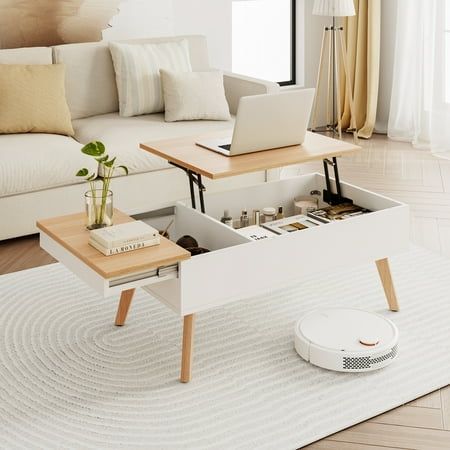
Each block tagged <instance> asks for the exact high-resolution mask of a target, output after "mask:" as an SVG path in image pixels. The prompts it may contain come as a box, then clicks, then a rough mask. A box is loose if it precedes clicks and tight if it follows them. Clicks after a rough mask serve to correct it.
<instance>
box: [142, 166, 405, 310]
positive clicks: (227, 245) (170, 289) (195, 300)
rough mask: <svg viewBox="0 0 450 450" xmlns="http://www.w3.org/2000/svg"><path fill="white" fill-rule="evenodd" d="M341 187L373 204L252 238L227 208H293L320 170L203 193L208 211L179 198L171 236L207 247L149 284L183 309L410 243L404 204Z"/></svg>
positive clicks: (320, 183) (319, 183)
mask: <svg viewBox="0 0 450 450" xmlns="http://www.w3.org/2000/svg"><path fill="white" fill-rule="evenodd" d="M341 187H342V194H343V195H344V196H345V197H348V198H350V199H352V200H353V202H354V203H355V204H357V205H359V206H362V207H365V208H367V209H370V210H371V211H373V212H371V213H368V214H363V215H360V216H355V217H352V218H350V219H346V220H343V221H336V222H332V223H327V224H322V225H319V226H316V227H312V228H308V229H305V230H300V231H298V232H294V233H288V234H283V235H278V236H275V237H273V238H271V239H265V240H261V241H252V240H250V239H249V238H246V237H244V236H242V235H241V234H240V233H239V232H238V231H236V230H234V229H232V228H230V227H228V226H226V225H224V224H222V223H220V217H221V216H222V215H223V212H224V210H225V209H228V210H229V211H230V213H231V215H232V216H233V217H238V216H239V215H240V213H241V211H242V210H243V209H247V210H248V211H249V213H251V211H252V210H253V209H262V208H264V207H266V206H273V207H278V206H283V209H284V211H285V216H290V215H293V214H294V197H297V196H300V195H308V194H309V193H310V192H311V191H313V190H319V191H321V192H322V191H323V189H324V188H325V177H324V176H323V175H320V174H310V175H303V176H300V177H295V178H289V179H285V180H280V181H273V182H268V183H262V184H259V185H256V186H251V187H246V188H242V189H237V190H233V191H227V192H222V193H216V194H211V195H206V196H205V203H206V214H202V213H201V212H199V211H197V210H194V209H192V208H191V207H190V206H189V204H190V203H189V202H188V201H183V202H178V203H177V205H176V207H175V219H174V228H173V229H172V232H171V233H170V234H171V238H172V239H173V240H175V241H176V240H177V239H178V237H180V236H182V235H186V234H187V235H191V236H193V237H194V238H195V239H196V240H197V241H198V243H199V246H201V247H205V248H208V249H209V250H211V252H210V253H204V254H201V255H197V256H194V257H192V258H191V259H189V260H187V261H182V262H180V263H179V274H178V278H177V279H173V280H167V281H163V282H160V283H157V284H154V285H151V286H147V287H146V289H147V290H148V291H149V292H151V293H152V295H155V296H156V297H157V298H158V299H159V300H161V301H163V302H164V303H166V304H167V305H168V306H170V307H171V308H172V309H173V310H175V311H176V312H177V313H179V314H181V315H187V314H191V313H194V312H199V311H202V310H206V309H210V308H211V307H214V306H219V305H223V304H226V303H229V302H231V301H235V300H238V299H240V298H243V297H246V296H253V295H256V294H258V293H260V292H264V291H267V290H272V289H274V288H276V287H279V286H282V285H285V284H287V283H290V282H295V281H296V280H301V278H302V277H304V276H307V275H311V274H320V273H325V272H326V271H329V270H333V268H335V267H345V266H348V267H350V266H355V265H358V264H362V263H367V262H375V261H376V260H379V259H382V258H386V257H388V256H390V255H392V254H395V253H397V252H400V251H402V250H404V249H406V248H407V245H408V241H409V236H408V233H407V232H405V230H408V227H409V211H408V206H407V205H405V204H403V203H401V202H398V201H395V200H392V199H389V198H387V197H384V196H382V195H379V194H375V193H373V192H370V191H367V190H365V189H362V188H358V187H356V186H353V185H351V184H348V183H344V182H341ZM321 206H326V205H325V204H319V207H321ZM169 220H170V219H169V218H168V217H166V218H164V219H160V218H159V219H155V220H153V221H152V220H149V223H150V224H152V225H154V226H157V227H158V228H164V225H163V224H164V223H166V224H167V223H169ZM157 221H158V222H159V223H158V222H157ZM324 276H325V275H324Z"/></svg>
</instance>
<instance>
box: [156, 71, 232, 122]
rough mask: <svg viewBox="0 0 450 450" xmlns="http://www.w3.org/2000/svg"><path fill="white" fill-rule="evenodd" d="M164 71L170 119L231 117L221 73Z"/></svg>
mask: <svg viewBox="0 0 450 450" xmlns="http://www.w3.org/2000/svg"><path fill="white" fill-rule="evenodd" d="M160 73H161V82H162V88H163V93H164V103H165V107H166V111H165V119H166V122H176V121H179V120H228V119H230V109H229V107H228V103H227V99H226V97H225V89H224V87H223V74H222V73H221V72H217V71H213V72H173V71H169V70H164V69H161V71H160Z"/></svg>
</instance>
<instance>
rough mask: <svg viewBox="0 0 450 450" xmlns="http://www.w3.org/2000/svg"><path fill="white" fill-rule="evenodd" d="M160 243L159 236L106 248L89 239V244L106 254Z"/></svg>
mask: <svg viewBox="0 0 450 450" xmlns="http://www.w3.org/2000/svg"><path fill="white" fill-rule="evenodd" d="M159 243H160V239H159V237H158V238H155V239H150V240H146V241H140V242H134V243H131V244H123V245H120V246H118V247H112V248H106V247H103V246H102V245H101V244H99V243H98V242H96V241H95V240H93V239H89V245H92V247H94V248H96V249H97V250H98V251H99V252H102V253H103V254H104V255H105V256H111V255H118V254H119V253H126V252H131V251H133V250H139V249H141V248H146V247H153V246H155V245H159Z"/></svg>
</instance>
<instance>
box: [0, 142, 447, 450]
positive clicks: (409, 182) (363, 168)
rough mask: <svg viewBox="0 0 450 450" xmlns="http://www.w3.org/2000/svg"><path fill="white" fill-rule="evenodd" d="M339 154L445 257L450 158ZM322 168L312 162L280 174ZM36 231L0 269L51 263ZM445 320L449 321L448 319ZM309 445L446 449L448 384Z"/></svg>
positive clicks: (406, 152) (382, 151)
mask: <svg viewBox="0 0 450 450" xmlns="http://www.w3.org/2000/svg"><path fill="white" fill-rule="evenodd" d="M361 144H362V145H363V146H364V147H365V151H364V152H363V153H362V154H361V155H359V156H354V157H350V158H345V159H342V160H341V162H340V173H341V176H342V179H344V180H346V181H349V182H352V183H354V184H357V185H359V186H362V187H365V188H367V189H370V190H373V191H375V192H379V193H382V194H386V195H388V196H390V197H393V198H395V199H398V200H401V201H404V202H405V203H408V204H409V205H410V207H411V213H412V214H411V240H412V241H413V242H415V243H417V244H419V245H421V246H424V247H426V248H428V249H430V250H432V251H435V252H438V253H441V254H443V255H445V256H448V257H450V160H443V159H437V158H434V157H433V156H432V155H430V154H429V153H428V152H426V151H422V150H415V149H413V148H411V147H410V146H409V145H407V144H404V143H399V142H393V141H388V140H387V139H386V138H385V137H384V136H375V137H374V138H373V139H371V140H370V141H362V142H361ZM311 170H314V171H320V172H321V171H322V166H321V164H317V163H311V164H306V165H303V166H301V167H299V168H290V169H285V170H284V175H295V174H298V173H307V172H311ZM52 262H53V259H52V258H51V257H50V256H49V255H47V254H46V253H45V252H43V251H42V250H40V249H39V242H38V239H37V237H36V236H31V237H26V238H20V239H12V240H10V241H3V242H0V274H5V273H9V272H15V271H17V270H23V269H29V268H32V267H37V266H41V265H45V264H50V263H52ZM449 323H450V322H449ZM306 448H307V449H309V450H389V449H417V450H434V449H445V450H450V387H446V388H444V389H441V390H439V391H436V392H433V393H431V394H429V395H427V396H425V397H422V398H421V399H418V400H415V401H414V402H412V403H409V404H407V405H404V406H402V407H400V408H397V409H395V410H392V411H390V412H387V413H385V414H383V415H381V416H378V417H375V418H373V419H371V420H369V421H367V422H364V423H361V424H359V425H356V426H354V427H351V428H349V429H347V430H344V431H341V432H340V433H337V434H335V435H333V436H329V437H328V438H326V439H324V440H322V441H319V442H316V443H314V444H312V445H310V446H308V447H306Z"/></svg>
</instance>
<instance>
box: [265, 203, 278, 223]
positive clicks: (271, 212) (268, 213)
mask: <svg viewBox="0 0 450 450" xmlns="http://www.w3.org/2000/svg"><path fill="white" fill-rule="evenodd" d="M276 214H277V212H276V210H275V208H272V207H270V206H268V207H266V208H263V210H262V215H261V223H267V222H272V220H275V217H276Z"/></svg>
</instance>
